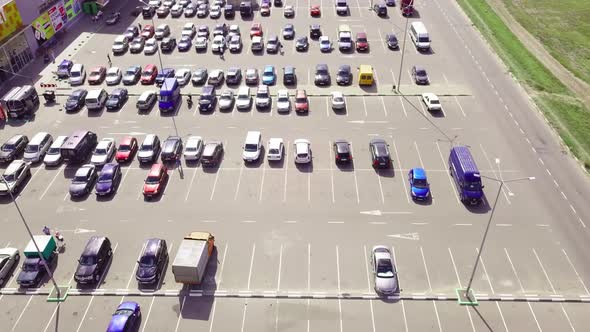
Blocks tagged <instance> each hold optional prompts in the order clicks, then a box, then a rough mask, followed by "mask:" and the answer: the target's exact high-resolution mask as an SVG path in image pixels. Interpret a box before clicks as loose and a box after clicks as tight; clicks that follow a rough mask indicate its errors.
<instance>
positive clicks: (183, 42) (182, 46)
mask: <svg viewBox="0 0 590 332" xmlns="http://www.w3.org/2000/svg"><path fill="white" fill-rule="evenodd" d="M192 46H193V40H192V39H191V37H189V36H182V37H181V38H180V41H179V42H178V51H180V52H186V51H188V50H190V49H191V47H192Z"/></svg>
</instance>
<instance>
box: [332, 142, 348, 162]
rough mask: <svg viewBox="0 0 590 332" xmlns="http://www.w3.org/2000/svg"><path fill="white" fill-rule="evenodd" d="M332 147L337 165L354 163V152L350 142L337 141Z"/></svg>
mask: <svg viewBox="0 0 590 332" xmlns="http://www.w3.org/2000/svg"><path fill="white" fill-rule="evenodd" d="M332 147H333V151H334V158H335V159H336V164H342V163H350V162H351V161H352V150H351V148H350V143H348V141H346V140H344V139H337V140H335V141H334V144H332Z"/></svg>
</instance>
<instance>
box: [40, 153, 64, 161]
mask: <svg viewBox="0 0 590 332" xmlns="http://www.w3.org/2000/svg"><path fill="white" fill-rule="evenodd" d="M58 160H61V155H60V154H59V153H58V154H46V155H45V157H44V158H43V161H45V162H55V161H58Z"/></svg>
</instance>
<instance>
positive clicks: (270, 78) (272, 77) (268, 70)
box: [262, 65, 277, 85]
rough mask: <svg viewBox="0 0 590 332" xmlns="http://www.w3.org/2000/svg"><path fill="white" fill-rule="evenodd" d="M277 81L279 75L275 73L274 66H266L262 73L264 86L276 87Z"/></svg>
mask: <svg viewBox="0 0 590 332" xmlns="http://www.w3.org/2000/svg"><path fill="white" fill-rule="evenodd" d="M276 80H277V74H276V73H275V67H274V66H272V65H267V66H264V70H263V71H262V84H264V85H274V84H275V82H276Z"/></svg>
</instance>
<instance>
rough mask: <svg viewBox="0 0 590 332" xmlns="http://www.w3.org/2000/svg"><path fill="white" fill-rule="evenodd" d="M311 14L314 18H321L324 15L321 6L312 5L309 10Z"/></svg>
mask: <svg viewBox="0 0 590 332" xmlns="http://www.w3.org/2000/svg"><path fill="white" fill-rule="evenodd" d="M309 14H310V15H311V16H313V17H319V16H321V15H322V10H321V9H320V5H312V6H311V7H310V8H309Z"/></svg>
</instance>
